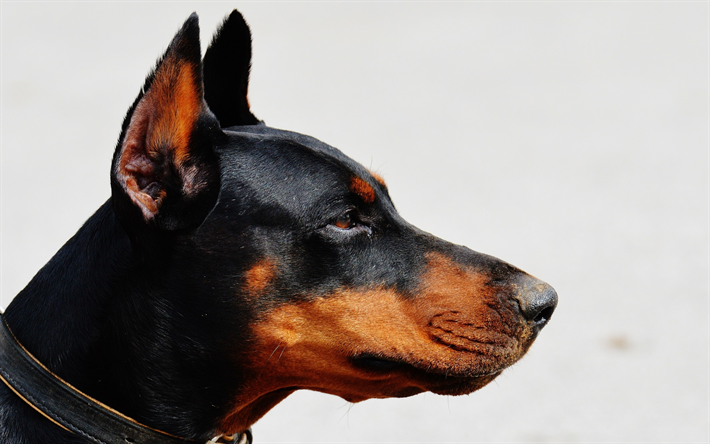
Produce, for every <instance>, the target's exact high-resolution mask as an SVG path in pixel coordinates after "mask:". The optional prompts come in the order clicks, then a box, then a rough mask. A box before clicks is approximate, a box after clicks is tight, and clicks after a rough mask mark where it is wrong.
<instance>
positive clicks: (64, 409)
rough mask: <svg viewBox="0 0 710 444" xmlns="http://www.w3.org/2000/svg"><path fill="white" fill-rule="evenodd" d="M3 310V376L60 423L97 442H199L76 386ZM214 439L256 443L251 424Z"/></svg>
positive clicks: (32, 404) (0, 337)
mask: <svg viewBox="0 0 710 444" xmlns="http://www.w3.org/2000/svg"><path fill="white" fill-rule="evenodd" d="M1 316H2V315H1V314H0V324H1V325H0V380H2V382H4V383H5V385H7V386H8V387H9V388H10V390H12V391H13V392H14V393H15V394H16V395H17V396H19V397H20V399H22V400H23V401H25V402H26V403H27V404H28V405H29V406H30V407H32V408H33V409H35V410H36V411H37V412H39V413H40V414H41V415H42V416H44V417H45V418H47V419H48V420H50V421H51V422H53V423H54V424H56V425H57V426H59V427H61V428H63V429H64V430H66V431H69V432H72V433H75V434H77V435H81V436H83V437H84V438H86V439H88V440H89V441H91V442H94V443H96V444H127V443H128V444H131V443H135V444H179V443H182V444H185V443H196V442H197V441H194V440H191V439H187V438H181V437H179V436H175V435H171V434H169V433H166V432H163V431H161V430H157V429H153V428H151V427H148V426H146V425H143V424H141V423H139V422H137V421H135V420H133V419H131V418H129V417H128V416H126V415H123V414H122V413H120V412H118V411H116V410H114V409H112V408H111V407H108V406H107V405H104V404H102V403H101V402H99V401H97V400H95V399H93V398H91V397H90V396H87V395H86V394H84V393H82V392H81V391H79V390H77V389H76V388H74V387H72V386H71V385H70V384H68V383H67V382H65V381H64V380H62V379H61V378H60V377H58V376H57V375H55V374H54V373H52V372H51V371H49V369H47V367H45V366H44V365H43V364H42V363H41V362H39V361H38V360H37V358H35V357H34V356H32V354H31V353H30V352H28V351H27V350H26V349H25V348H24V347H23V346H22V344H20V343H19V342H18V341H17V338H15V335H13V334H12V331H11V330H10V327H9V326H8V325H7V324H6V322H5V319H3V318H1ZM213 443H229V444H251V443H252V434H251V430H247V431H246V432H243V433H239V434H236V435H231V436H226V435H220V436H217V437H215V438H212V439H211V440H209V441H207V444H213Z"/></svg>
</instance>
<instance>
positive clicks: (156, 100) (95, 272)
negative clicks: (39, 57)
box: [0, 11, 557, 444]
mask: <svg viewBox="0 0 710 444" xmlns="http://www.w3.org/2000/svg"><path fill="white" fill-rule="evenodd" d="M250 60H251V34H250V31H249V28H248V27H247V25H246V23H245V21H244V19H243V18H242V16H241V15H240V14H239V13H238V12H237V11H234V12H232V14H231V15H230V16H229V17H228V18H227V19H226V20H225V21H224V23H223V24H222V26H221V28H220V29H219V30H218V32H217V33H216V35H215V37H214V39H213V41H212V43H211V45H210V46H209V48H208V49H207V51H206V53H205V56H204V59H201V51H200V42H199V28H198V19H197V16H196V15H195V14H193V15H192V16H190V18H189V19H188V20H187V21H186V22H185V24H184V25H183V26H182V28H181V29H180V30H179V31H178V33H177V34H176V36H175V37H174V39H173V40H172V42H171V43H170V46H169V47H168V49H167V51H166V52H165V54H164V55H163V57H162V58H161V59H160V60H159V61H158V63H157V65H156V67H155V69H154V70H153V71H152V73H151V74H150V75H149V76H148V78H147V79H146V81H145V84H144V86H143V89H142V90H141V92H140V94H139V95H138V97H137V99H136V100H135V102H134V103H133V105H132V107H131V108H130V109H129V111H128V113H127V115H126V117H125V120H124V122H123V126H122V131H121V134H120V138H119V141H118V144H117V147H116V151H115V154H114V157H113V163H112V167H111V190H112V195H111V197H110V199H109V200H108V201H107V202H106V203H105V204H104V205H102V206H101V207H100V208H99V209H98V210H97V211H96V213H95V214H94V215H93V216H91V218H89V220H88V221H87V222H86V223H85V224H84V226H83V227H81V228H80V229H79V231H78V232H77V234H76V235H75V236H74V237H72V238H71V239H70V240H69V241H68V242H67V243H66V244H65V245H64V246H63V247H62V248H61V249H60V250H59V252H58V253H57V254H56V255H55V256H54V257H53V258H52V259H51V260H50V261H49V263H47V265H45V266H44V267H43V268H42V269H41V270H40V271H39V272H38V273H37V275H36V276H35V277H34V278H33V279H32V281H31V282H30V283H29V284H28V285H27V287H26V288H25V289H24V290H22V292H20V293H19V294H18V295H17V297H16V298H15V299H14V300H13V301H12V303H11V304H10V306H9V307H8V309H7V311H6V313H5V314H4V315H3V327H4V330H7V332H8V335H7V337H11V338H13V340H15V341H16V342H17V343H19V344H21V346H19V345H18V346H17V347H16V348H17V350H24V352H25V355H24V356H25V357H24V358H21V359H25V360H26V361H27V362H30V363H31V362H35V361H33V360H34V359H36V362H38V363H41V365H40V364H38V363H37V364H36V365H35V364H32V365H34V366H35V367H37V368H42V369H44V370H38V371H39V372H40V373H41V372H42V371H44V373H42V374H43V375H44V376H47V375H49V376H50V379H51V378H54V379H56V381H54V382H52V384H55V382H56V384H59V386H61V387H63V388H62V390H65V389H66V390H74V391H76V392H79V393H83V394H85V395H86V396H89V397H90V400H89V401H87V403H88V404H97V405H99V406H102V405H103V406H109V407H110V409H109V410H110V411H111V412H114V413H115V414H116V415H118V416H121V417H122V418H126V422H130V423H133V424H135V423H140V424H142V425H144V426H145V427H144V426H142V425H139V426H140V427H144V429H146V430H149V431H154V432H156V433H158V434H161V436H165V437H166V439H167V438H170V439H177V440H179V442H205V441H207V440H210V439H212V438H213V437H217V436H220V435H224V436H222V438H220V439H221V440H222V441H229V440H230V439H232V438H233V436H237V438H234V440H235V442H236V441H237V440H241V439H242V437H243V436H246V435H239V434H240V433H242V432H244V431H246V430H247V429H248V428H249V427H250V426H251V425H252V424H253V423H254V422H256V421H257V420H258V419H259V418H261V417H262V416H263V415H264V414H265V413H266V412H268V411H269V410H270V409H271V408H272V407H274V406H275V405H276V404H278V403H279V402H280V401H281V400H283V399H284V398H286V397H287V396H288V395H289V394H291V393H293V392H294V391H296V390H298V389H309V390H316V391H320V392H324V393H330V394H334V395H337V396H340V397H342V398H343V399H345V400H347V401H349V402H358V401H362V400H365V399H368V398H386V397H405V396H411V395H414V394H417V393H421V392H424V391H431V392H434V393H438V394H444V395H461V394H467V393H471V392H473V391H475V390H478V389H480V388H481V387H483V386H485V385H486V384H488V383H489V382H491V381H492V380H493V379H494V378H496V377H497V376H498V375H500V374H501V372H502V371H503V370H504V369H505V368H506V367H508V366H510V365H512V364H513V363H515V362H516V361H518V360H519V359H520V358H521V357H522V356H523V355H524V354H525V353H526V351H527V350H528V348H529V347H530V345H531V344H532V342H533V340H534V339H535V338H536V336H537V334H538V333H539V331H540V330H541V329H542V327H543V326H544V325H545V324H546V323H547V322H548V320H549V319H550V316H551V315H552V312H553V311H554V309H555V306H556V304H557V295H556V293H555V291H554V290H553V289H552V287H550V286H549V285H547V284H545V283H544V282H541V281H539V280H537V279H535V278H533V277H531V276H530V275H528V274H526V273H524V272H523V271H521V270H519V269H517V268H515V267H513V266H512V265H510V264H508V263H506V262H503V261H501V260H498V259H496V258H494V257H491V256H488V255H484V254H481V253H477V252H475V251H472V250H470V249H468V248H466V247H463V246H459V245H454V244H451V243H448V242H445V241H443V240H441V239H438V238H436V237H434V236H432V235H431V234H428V233H425V232H423V231H421V230H419V229H417V228H416V227H414V226H412V225H410V224H409V223H407V222H406V221H404V220H403V219H402V218H401V217H400V216H399V214H398V213H397V211H396V210H395V207H394V205H393V204H392V201H391V199H390V196H389V194H388V191H387V186H386V184H385V182H384V181H383V180H382V179H381V178H380V177H379V176H377V175H376V174H374V173H372V172H371V171H368V170H367V169H366V168H364V167H363V166H361V165H359V164H358V163H356V162H355V161H353V160H351V159H349V158H348V157H347V156H345V155H344V154H343V153H341V152H340V151H338V150H337V149H335V148H333V147H331V146H329V145H326V144H325V143H323V142H321V141H319V140H317V139H315V138H313V137H310V136H305V135H301V134H297V133H294V132H289V131H283V130H279V129H275V128H270V127H268V126H266V125H265V124H264V123H263V122H261V121H260V120H258V119H257V118H256V117H255V116H254V115H253V114H252V113H251V111H250V109H249V104H248V101H247V85H248V77H249V69H250V63H251V62H250ZM10 342H12V341H10V340H8V341H5V342H3V343H2V344H3V345H2V348H3V350H4V352H7V353H9V352H8V350H10V349H11V348H12V347H11V346H9V345H7V344H8V343H10ZM13 350H14V349H13ZM13 353H14V352H13ZM20 354H22V352H20ZM30 355H31V356H30ZM18 359H20V358H18ZM5 367H6V368H3V372H2V373H1V375H2V378H1V379H2V380H3V382H5V384H0V441H2V443H7V444H9V443H12V444H30V443H33V444H34V443H54V444H60V443H61V444H68V443H87V442H114V441H111V440H110V439H105V440H103V439H102V438H100V437H97V436H96V435H92V433H93V432H91V431H86V430H82V429H81V427H80V426H79V425H77V424H79V423H81V418H80V417H81V415H84V414H85V413H82V412H81V411H72V412H71V414H70V415H65V417H64V418H62V417H61V416H62V414H61V412H59V413H57V412H52V411H49V412H48V411H47V410H52V409H51V408H50V407H51V405H52V402H54V401H52V396H54V393H55V392H59V391H61V390H59V389H57V390H55V389H54V388H50V389H43V394H44V395H46V398H47V399H44V397H43V396H37V397H35V396H31V395H29V394H28V395H23V393H24V392H22V389H21V388H18V386H13V380H14V378H16V377H17V378H20V379H21V375H20V376H18V375H17V374H14V376H13V368H9V367H11V366H10V365H6V366H5ZM44 376H42V377H43V378H44ZM48 384H49V383H48ZM56 384H55V385H51V387H56ZM20 385H21V384H20ZM28 385H30V386H31V385H32V384H31V383H28ZM67 387H69V388H68V389H67ZM35 398H42V399H35ZM86 399H89V398H86ZM56 402H60V401H56ZM62 402H63V401H62ZM43 405H47V406H50V407H47V409H46V410H45V409H44V408H43ZM92 408H93V407H92ZM59 410H61V409H59ZM118 412H120V413H118ZM54 413H56V414H57V416H58V417H59V419H57V417H55V416H53V415H54ZM67 416H68V418H67ZM128 418H130V419H128ZM73 421H76V422H73ZM96 421H98V420H96ZM89 422H90V421H89ZM97 428H106V429H108V428H110V426H109V425H105V426H104V425H103V424H101V423H98V424H97ZM97 433H98V432H97ZM235 434H236V435H235ZM229 435H233V436H232V437H230V436H229ZM176 437H177V438H176ZM120 439H121V440H120V441H115V442H162V441H150V440H146V441H141V439H142V438H131V437H128V436H126V437H124V438H120ZM222 441H220V442H222ZM166 442H167V441H166ZM171 442H177V441H171Z"/></svg>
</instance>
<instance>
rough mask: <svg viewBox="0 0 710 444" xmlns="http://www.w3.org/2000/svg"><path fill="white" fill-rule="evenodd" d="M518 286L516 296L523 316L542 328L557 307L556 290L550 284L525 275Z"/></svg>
mask: <svg viewBox="0 0 710 444" xmlns="http://www.w3.org/2000/svg"><path fill="white" fill-rule="evenodd" d="M518 288H519V290H518V292H517V294H516V298H517V299H518V302H519V304H520V310H521V311H522V313H523V316H524V317H525V319H527V320H528V321H532V322H534V323H535V326H536V327H537V328H538V329H542V327H544V326H545V325H546V324H547V323H548V322H549V321H550V318H551V317H552V313H553V312H554V311H555V307H557V292H556V291H555V289H554V288H552V287H551V286H550V285H548V284H546V283H544V282H542V281H540V280H538V279H535V278H534V277H531V276H526V277H525V279H524V280H523V282H520V283H519V287H518Z"/></svg>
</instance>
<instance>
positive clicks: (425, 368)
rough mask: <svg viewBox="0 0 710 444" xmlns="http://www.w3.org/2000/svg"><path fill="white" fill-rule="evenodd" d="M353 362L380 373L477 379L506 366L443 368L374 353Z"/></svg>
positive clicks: (498, 372)
mask: <svg viewBox="0 0 710 444" xmlns="http://www.w3.org/2000/svg"><path fill="white" fill-rule="evenodd" d="M351 361H352V363H353V364H354V365H355V366H356V367H358V368H361V369H364V370H369V371H373V372H378V373H389V372H394V371H402V370H412V371H415V372H420V373H425V374H427V375H430V376H441V377H443V378H461V379H476V378H484V377H487V376H492V375H498V374H500V373H501V372H502V371H503V370H504V369H505V367H503V368H495V369H491V370H488V371H477V372H473V373H471V372H467V371H461V370H460V369H456V370H455V369H451V368H441V367H438V366H433V365H425V363H423V362H419V363H412V362H407V361H406V360H404V359H400V358H394V357H387V356H381V355H374V354H361V355H357V356H353V357H352V358H351Z"/></svg>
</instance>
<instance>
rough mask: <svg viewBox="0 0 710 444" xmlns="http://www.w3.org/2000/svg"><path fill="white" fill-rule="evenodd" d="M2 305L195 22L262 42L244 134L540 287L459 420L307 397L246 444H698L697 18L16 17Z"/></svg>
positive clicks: (265, 11)
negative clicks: (340, 173) (541, 324)
mask: <svg viewBox="0 0 710 444" xmlns="http://www.w3.org/2000/svg"><path fill="white" fill-rule="evenodd" d="M1 7H2V21H1V32H2V43H1V48H0V50H1V53H2V85H1V87H2V88H1V93H2V118H1V121H0V122H1V125H2V126H1V128H0V137H1V142H2V169H1V174H2V176H1V177H2V188H1V192H2V196H1V197H2V199H1V203H2V218H1V220H0V224H1V229H2V244H1V246H2V249H1V253H2V268H1V270H2V276H1V278H0V281H1V283H2V287H1V288H2V293H1V299H0V306H2V307H3V308H4V307H6V306H7V304H8V303H9V302H10V300H11V299H12V298H13V296H14V295H15V294H17V292H19V291H20V290H21V289H22V288H23V287H24V285H25V284H26V283H27V282H28V281H29V280H30V279H31V278H32V276H33V275H34V273H35V272H36V271H37V270H38V269H39V268H40V267H41V266H42V265H43V264H44V263H45V262H46V261H47V260H48V259H49V258H50V257H51V256H52V255H53V254H54V253H55V252H56V251H57V249H58V248H59V247H61V245H62V244H63V243H64V242H65V241H66V240H67V239H68V238H69V237H70V236H71V235H72V234H73V233H74V232H75V231H76V230H77V229H78V228H79V226H80V225H81V224H82V223H83V221H84V220H86V219H87V218H88V217H89V216H90V215H91V214H92V213H93V212H94V210H95V209H96V208H98V206H99V205H101V203H103V202H104V201H105V200H106V199H107V198H108V197H109V195H110V190H109V180H108V178H109V165H110V159H111V155H112V153H113V148H114V146H115V142H116V139H117V137H118V134H119V130H120V125H121V122H122V119H123V116H124V113H125V112H126V110H127V109H128V107H129V106H130V105H131V103H132V102H133V99H134V98H135V96H136V95H137V94H138V91H139V89H140V87H141V86H142V84H143V80H144V77H145V75H146V74H147V72H148V71H149V70H150V68H152V66H153V64H154V62H155V60H156V59H157V58H158V56H160V55H161V54H162V52H163V51H164V49H165V47H166V46H167V44H168V43H169V42H170V40H171V38H172V36H173V34H174V32H175V31H176V30H177V29H178V28H179V26H180V25H181V24H182V22H183V21H184V20H185V19H186V18H187V16H188V15H189V14H190V13H191V12H192V11H197V12H198V14H199V15H200V21H201V26H202V41H203V48H204V47H205V46H206V43H207V42H209V40H210V39H211V35H212V32H213V31H214V29H215V28H216V26H217V24H218V23H219V22H220V21H221V20H222V18H223V17H224V16H225V15H227V14H228V13H229V12H230V11H231V9H232V8H235V7H236V8H239V9H240V11H241V12H242V13H243V14H244V15H245V17H246V19H247V21H248V22H249V23H250V25H251V28H252V33H253V37H254V57H253V68H252V76H251V79H252V81H251V88H250V101H251V103H252V110H253V111H254V113H255V114H256V115H257V116H258V117H259V118H261V119H264V120H265V121H266V123H267V124H269V125H270V126H274V127H278V128H284V129H289V130H294V131H297V132H301V133H306V134H309V135H313V136H315V137H317V138H319V139H321V140H323V141H325V142H327V143H329V144H331V145H334V146H336V147H338V148H340V149H341V150H343V151H344V152H345V153H347V154H349V155H350V156H351V157H353V158H355V159H356V160H358V161H360V162H361V163H363V164H364V165H365V166H367V167H370V168H371V169H373V170H375V171H377V172H378V173H379V174H381V175H382V176H384V178H385V179H386V180H387V183H388V184H389V188H390V193H391V195H392V197H393V199H394V201H395V203H396V204H397V206H398V208H399V210H400V212H401V213H402V215H403V216H404V217H405V218H406V219H408V220H409V221H410V222H412V223H414V224H415V225H417V226H419V227H420V228H422V229H424V230H426V231H430V232H432V233H435V234H437V235H438V236H440V237H443V238H445V239H447V240H450V241H453V242H455V243H459V244H465V245H467V246H469V247H471V248H473V249H474V250H477V251H482V252H485V253H488V254H492V255H494V256H497V257H499V258H502V259H505V260H506V261H508V262H511V263H513V264H515V265H517V266H518V267H520V268H522V269H524V270H526V271H528V272H530V273H531V274H533V275H535V276H538V277H539V278H541V279H543V280H545V281H547V282H549V283H550V284H552V285H553V286H554V287H555V288H556V289H557V292H558V293H559V296H560V303H559V307H558V310H557V312H556V313H555V316H554V318H553V320H552V322H551V323H550V325H549V326H548V327H546V328H545V330H544V331H543V333H542V335H541V336H540V338H539V339H538V341H537V342H536V343H535V345H534V346H533V348H532V349H531V351H530V352H529V354H528V355H527V356H526V357H525V358H524V359H523V360H522V361H521V362H520V363H518V364H516V365H515V366H514V367H513V368H511V369H509V370H507V371H506V372H505V373H504V374H503V375H502V376H501V377H499V378H498V379H497V380H496V381H495V382H493V383H491V384H490V385H489V386H487V387H485V388H484V389H482V390H480V391H479V392H476V393H474V394H472V395H470V396H464V397H442V396H437V395H433V394H422V395H418V396H415V397H413V398H408V399H397V400H371V401H366V402H363V403H359V404H355V405H352V404H348V403H346V402H345V401H343V400H341V399H339V398H336V397H333V396H329V395H324V394H320V393H312V392H300V393H297V394H295V395H293V396H291V397H290V398H289V399H287V400H286V401H285V402H283V403H282V404H280V405H279V406H278V407H277V408H275V409H274V410H273V411H272V412H271V413H269V414H268V415H267V416H266V417H265V418H264V419H262V420H261V421H260V422H259V423H258V424H257V425H256V426H255V427H254V433H255V437H256V442H257V443H286V442H308V443H312V442H338V443H355V442H367V443H375V442H410V443H419V442H438V443H443V442H707V441H708V439H709V438H710V436H709V432H708V413H709V412H708V400H709V397H708V388H709V386H708V370H709V367H708V363H709V355H708V337H709V330H708V313H709V312H708V117H709V116H708V103H709V102H708V17H709V15H708V14H709V10H708V8H709V6H708V3H707V2H678V3H676V2H580V3H575V2H505V3H490V2H482V3H370V2H367V3H336V2H333V3H255V2H250V3H239V2H233V3H226V2H219V3H218V2H213V3H189V2H181V3H169V2H168V3H166V2H160V3H157V2H156V3H136V2H130V3H129V2H126V3H117V2H112V3H101V2H90V3H79V2H76V3H2V6H1Z"/></svg>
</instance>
